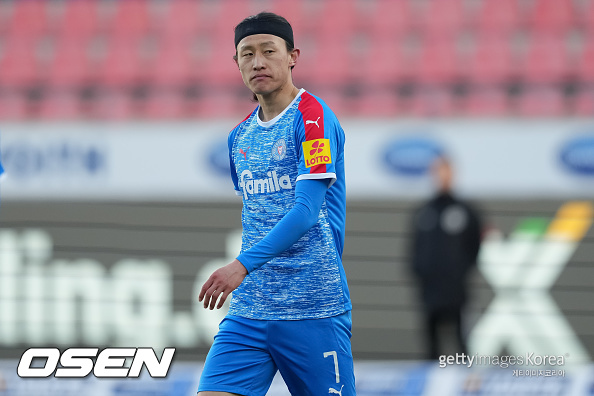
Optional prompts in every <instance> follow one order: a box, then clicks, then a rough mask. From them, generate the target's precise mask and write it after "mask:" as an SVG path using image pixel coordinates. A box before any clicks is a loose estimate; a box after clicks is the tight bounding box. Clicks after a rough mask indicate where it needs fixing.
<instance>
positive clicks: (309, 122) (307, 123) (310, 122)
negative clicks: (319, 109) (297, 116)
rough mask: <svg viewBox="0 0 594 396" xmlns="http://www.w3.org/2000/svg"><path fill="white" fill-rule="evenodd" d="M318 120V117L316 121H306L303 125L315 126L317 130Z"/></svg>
mask: <svg viewBox="0 0 594 396" xmlns="http://www.w3.org/2000/svg"><path fill="white" fill-rule="evenodd" d="M319 120H320V117H318V119H317V120H315V121H312V120H307V121H305V125H309V124H316V126H317V127H318V128H319V127H320V126H319V125H318V121H319Z"/></svg>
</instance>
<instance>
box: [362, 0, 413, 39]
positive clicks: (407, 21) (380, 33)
mask: <svg viewBox="0 0 594 396" xmlns="http://www.w3.org/2000/svg"><path fill="white" fill-rule="evenodd" d="M374 3H375V4H373V5H371V6H370V7H371V9H372V11H371V16H370V21H371V26H370V34H371V37H372V40H385V39H390V38H391V37H392V36H399V35H401V34H402V33H405V32H408V31H410V29H411V27H412V26H413V21H415V14H414V10H413V8H412V7H411V4H410V3H409V1H406V0H400V1H394V0H376V1H375V2H374Z"/></svg>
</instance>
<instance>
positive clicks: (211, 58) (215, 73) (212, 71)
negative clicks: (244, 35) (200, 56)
mask: <svg viewBox="0 0 594 396" xmlns="http://www.w3.org/2000/svg"><path fill="white" fill-rule="evenodd" d="M231 43H233V39H232V38H229V39H228V40H227V39H225V38H217V39H213V41H212V42H211V43H210V50H209V53H208V56H207V58H206V59H205V60H204V62H201V66H200V68H199V69H200V70H199V71H198V73H199V74H200V80H201V81H203V82H204V84H207V85H209V86H218V87H234V86H240V85H242V84H243V83H242V80H241V74H240V73H239V70H238V68H237V65H236V64H235V62H234V61H233V55H234V54H235V52H234V51H233V44H231Z"/></svg>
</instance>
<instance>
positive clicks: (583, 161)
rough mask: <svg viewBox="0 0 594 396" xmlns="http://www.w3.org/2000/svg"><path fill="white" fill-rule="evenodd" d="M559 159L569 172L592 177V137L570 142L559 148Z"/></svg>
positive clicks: (593, 162)
mask: <svg viewBox="0 0 594 396" xmlns="http://www.w3.org/2000/svg"><path fill="white" fill-rule="evenodd" d="M559 157H560V160H561V163H562V164H563V165H564V167H565V168H567V169H568V170H569V171H571V172H573V173H577V174H580V175H586V176H594V136H589V137H582V138H576V139H573V140H570V141H569V142H568V143H566V144H565V145H564V146H563V147H562V148H561V152H560V155H559Z"/></svg>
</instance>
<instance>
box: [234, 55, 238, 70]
mask: <svg viewBox="0 0 594 396" xmlns="http://www.w3.org/2000/svg"><path fill="white" fill-rule="evenodd" d="M233 62H235V65H237V68H238V69H239V62H238V61H237V54H235V55H233Z"/></svg>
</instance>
